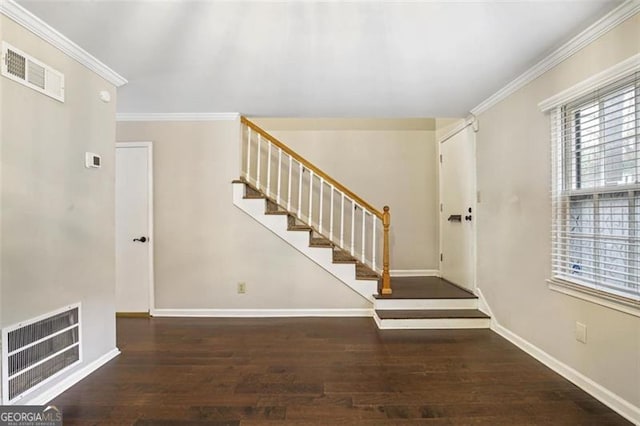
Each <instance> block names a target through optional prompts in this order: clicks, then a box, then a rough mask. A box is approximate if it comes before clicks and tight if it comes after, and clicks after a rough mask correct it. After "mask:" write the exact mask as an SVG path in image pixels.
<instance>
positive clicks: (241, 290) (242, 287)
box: [238, 283, 247, 294]
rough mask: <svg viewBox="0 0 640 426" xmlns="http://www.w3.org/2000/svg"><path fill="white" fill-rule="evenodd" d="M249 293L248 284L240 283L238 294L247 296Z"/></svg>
mask: <svg viewBox="0 0 640 426" xmlns="http://www.w3.org/2000/svg"><path fill="white" fill-rule="evenodd" d="M246 292H247V283H238V294H245V293H246Z"/></svg>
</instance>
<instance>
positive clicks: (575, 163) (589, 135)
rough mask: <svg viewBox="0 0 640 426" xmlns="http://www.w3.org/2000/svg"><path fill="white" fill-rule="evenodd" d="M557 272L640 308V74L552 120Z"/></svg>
mask: <svg viewBox="0 0 640 426" xmlns="http://www.w3.org/2000/svg"><path fill="white" fill-rule="evenodd" d="M551 127H552V133H553V134H552V138H553V141H554V143H553V191H552V197H553V198H552V211H553V229H552V272H553V277H554V279H560V280H564V281H569V282H571V283H574V284H578V285H581V286H586V287H589V288H592V289H595V290H599V291H602V292H606V293H608V294H611V295H614V296H617V297H623V298H627V299H632V300H635V301H640V281H639V276H640V248H639V246H640V244H639V243H640V136H639V133H640V72H636V73H634V74H632V75H631V76H629V77H626V78H624V79H623V80H620V81H617V82H615V83H613V84H609V85H607V86H605V87H601V88H599V89H598V90H596V91H594V92H592V93H590V94H588V95H587V96H584V97H582V98H580V99H578V100H576V101H573V102H570V103H567V104H565V105H563V106H561V107H558V108H556V109H555V110H554V111H553V113H552V126H551Z"/></svg>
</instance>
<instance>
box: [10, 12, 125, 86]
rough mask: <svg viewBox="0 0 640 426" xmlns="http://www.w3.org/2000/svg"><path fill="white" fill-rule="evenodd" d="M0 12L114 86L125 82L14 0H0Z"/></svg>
mask: <svg viewBox="0 0 640 426" xmlns="http://www.w3.org/2000/svg"><path fill="white" fill-rule="evenodd" d="M0 13H2V14H3V15H5V16H6V17H8V18H9V19H11V20H13V21H15V22H16V23H18V24H19V25H21V26H23V27H24V28H26V29H27V30H29V31H31V32H32V33H33V34H35V35H37V36H38V37H40V38H41V39H43V40H44V41H46V42H48V43H50V44H51V45H53V46H54V47H56V48H58V49H59V50H61V51H62V52H63V53H65V54H67V55H68V56H70V57H72V58H73V59H75V60H76V61H78V62H79V63H81V64H82V65H84V66H85V67H87V68H89V69H90V70H91V71H93V72H95V73H96V74H98V75H99V76H101V77H102V78H104V79H105V80H107V81H108V82H110V83H111V84H113V85H114V86H116V87H120V86H123V85H124V84H126V83H127V80H126V79H125V78H124V77H122V76H121V75H120V74H118V73H117V72H115V71H114V70H112V69H111V68H109V67H108V66H106V65H105V64H103V63H102V62H100V61H99V60H98V59H96V58H95V57H94V56H93V55H91V54H90V53H88V52H87V51H86V50H84V49H83V48H81V47H80V46H78V45H77V44H75V43H74V42H73V41H71V40H69V39H68V38H67V37H65V36H64V35H62V34H61V33H60V32H58V31H57V30H56V29H54V28H53V27H52V26H51V25H49V24H47V23H46V22H44V21H43V20H42V19H40V18H38V17H37V16H35V15H34V14H33V13H31V12H29V11H28V10H27V9H25V8H24V7H22V6H20V5H19V4H18V3H16V2H15V1H14V0H0Z"/></svg>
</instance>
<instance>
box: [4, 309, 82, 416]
mask: <svg viewBox="0 0 640 426" xmlns="http://www.w3.org/2000/svg"><path fill="white" fill-rule="evenodd" d="M80 349H81V347H80V304H76V305H72V306H68V307H66V308H64V309H60V310H57V311H55V312H51V313H49V314H46V315H44V316H40V317H38V318H34V319H32V320H30V321H27V322H23V323H20V324H17V325H15V326H12V327H7V328H5V329H3V330H2V402H3V403H5V404H11V403H14V402H16V401H18V400H19V399H21V398H22V397H23V396H24V395H25V394H26V393H28V392H30V391H32V390H34V389H35V388H37V387H39V386H41V385H43V384H44V383H46V382H47V381H48V380H50V379H52V378H53V377H55V376H57V375H58V374H60V373H62V372H63V371H65V370H66V369H68V368H70V367H71V366H73V365H75V364H77V363H78V362H80V361H81V351H80Z"/></svg>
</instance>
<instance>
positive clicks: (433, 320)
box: [373, 277, 491, 330]
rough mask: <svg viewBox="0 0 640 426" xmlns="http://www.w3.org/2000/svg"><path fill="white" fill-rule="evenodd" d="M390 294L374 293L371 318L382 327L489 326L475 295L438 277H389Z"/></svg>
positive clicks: (489, 320)
mask: <svg viewBox="0 0 640 426" xmlns="http://www.w3.org/2000/svg"><path fill="white" fill-rule="evenodd" d="M391 288H393V294H390V295H376V296H375V299H374V306H375V310H374V315H373V318H374V320H375V322H376V324H377V325H378V327H379V328H381V329H387V330H389V329H454V328H489V327H490V326H491V318H489V316H488V315H486V314H484V313H483V312H482V311H480V310H479V309H478V297H477V296H476V295H474V294H473V293H471V292H470V291H468V290H465V289H463V288H461V287H458V286H456V285H455V284H452V283H450V282H449V281H447V280H444V279H442V278H439V277H402V278H400V277H395V278H394V277H392V278H391Z"/></svg>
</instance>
